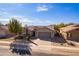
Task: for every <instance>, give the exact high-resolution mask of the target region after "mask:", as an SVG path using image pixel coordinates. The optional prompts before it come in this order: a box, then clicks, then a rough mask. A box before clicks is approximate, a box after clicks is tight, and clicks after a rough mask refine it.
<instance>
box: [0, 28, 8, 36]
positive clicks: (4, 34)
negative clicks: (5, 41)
mask: <svg viewBox="0 0 79 59" xmlns="http://www.w3.org/2000/svg"><path fill="white" fill-rule="evenodd" d="M6 35H7V32H6V31H4V30H1V29H0V37H5V36H6Z"/></svg>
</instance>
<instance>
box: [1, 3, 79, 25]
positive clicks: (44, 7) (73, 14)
mask: <svg viewBox="0 0 79 59" xmlns="http://www.w3.org/2000/svg"><path fill="white" fill-rule="evenodd" d="M11 18H16V19H17V20H18V21H20V23H22V25H26V24H27V25H35V26H36V25H39V26H41V25H43V26H45V25H50V24H58V23H62V22H63V23H79V4H78V3H0V22H1V23H3V24H7V23H8V22H9V20H11Z"/></svg>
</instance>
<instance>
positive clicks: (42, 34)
mask: <svg viewBox="0 0 79 59" xmlns="http://www.w3.org/2000/svg"><path fill="white" fill-rule="evenodd" d="M28 31H29V32H30V33H32V36H33V37H36V38H53V37H54V34H55V30H54V27H49V26H28Z"/></svg>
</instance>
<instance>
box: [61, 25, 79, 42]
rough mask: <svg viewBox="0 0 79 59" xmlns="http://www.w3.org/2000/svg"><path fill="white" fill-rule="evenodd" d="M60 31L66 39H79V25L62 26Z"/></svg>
mask: <svg viewBox="0 0 79 59" xmlns="http://www.w3.org/2000/svg"><path fill="white" fill-rule="evenodd" d="M60 33H61V34H62V36H63V37H64V39H67V40H75V41H79V25H69V26H66V27H63V28H60Z"/></svg>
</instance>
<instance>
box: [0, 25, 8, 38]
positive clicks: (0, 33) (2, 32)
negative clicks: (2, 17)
mask: <svg viewBox="0 0 79 59" xmlns="http://www.w3.org/2000/svg"><path fill="white" fill-rule="evenodd" d="M7 35H8V29H7V27H6V26H4V25H2V26H0V38H2V37H7Z"/></svg>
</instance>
